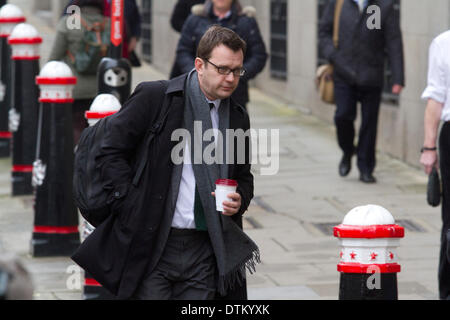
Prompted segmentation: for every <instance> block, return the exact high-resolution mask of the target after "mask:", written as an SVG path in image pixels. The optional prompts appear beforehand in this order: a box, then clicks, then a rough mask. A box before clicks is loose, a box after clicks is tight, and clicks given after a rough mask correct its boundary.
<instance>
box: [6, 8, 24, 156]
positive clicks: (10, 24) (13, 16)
mask: <svg viewBox="0 0 450 320" xmlns="http://www.w3.org/2000/svg"><path fill="white" fill-rule="evenodd" d="M5 2H6V1H1V2H0V5H1V6H2V7H1V8H0V158H6V157H9V156H10V155H11V138H12V134H11V132H9V123H8V113H9V107H10V105H11V101H10V99H11V91H10V90H9V88H10V86H11V48H10V46H9V44H8V37H9V36H10V34H11V31H12V30H13V29H14V27H15V26H16V25H17V24H19V23H22V22H25V17H24V16H23V13H22V10H20V8H19V7H17V6H15V5H13V4H6V5H5Z"/></svg>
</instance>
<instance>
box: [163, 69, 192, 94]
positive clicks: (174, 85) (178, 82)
mask: <svg viewBox="0 0 450 320" xmlns="http://www.w3.org/2000/svg"><path fill="white" fill-rule="evenodd" d="M187 76H188V73H186V74H182V75H181V76H178V77H176V78H173V79H171V80H169V84H168V86H167V89H166V94H170V93H175V92H180V91H181V92H184V84H185V82H186V79H187Z"/></svg>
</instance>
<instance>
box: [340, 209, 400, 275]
mask: <svg viewBox="0 0 450 320" xmlns="http://www.w3.org/2000/svg"><path fill="white" fill-rule="evenodd" d="M404 234H405V230H404V228H403V227H401V226H399V225H396V224H395V219H394V217H393V216H392V214H391V213H390V212H389V211H388V210H386V209H385V208H383V207H380V206H377V205H366V206H360V207H356V208H354V209H352V210H351V211H350V212H348V213H347V215H346V216H345V218H344V221H343V222H342V224H340V225H339V226H336V227H334V236H335V237H337V238H339V241H340V244H341V247H342V249H341V253H340V258H341V260H340V263H339V264H338V271H339V272H343V273H367V272H368V270H369V271H371V272H374V271H376V272H380V273H397V272H400V265H399V264H398V263H397V262H398V259H397V253H396V248H397V247H398V246H399V242H400V238H403V237H404Z"/></svg>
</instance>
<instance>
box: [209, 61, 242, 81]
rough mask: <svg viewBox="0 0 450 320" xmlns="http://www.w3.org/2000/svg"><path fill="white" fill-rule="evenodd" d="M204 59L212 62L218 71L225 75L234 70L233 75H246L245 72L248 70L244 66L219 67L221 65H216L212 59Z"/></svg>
mask: <svg viewBox="0 0 450 320" xmlns="http://www.w3.org/2000/svg"><path fill="white" fill-rule="evenodd" d="M203 60H205V61H206V62H208V63H210V64H212V65H213V66H214V67H216V69H217V72H218V73H220V74H223V75H225V76H227V75H229V74H230V73H232V72H233V75H234V76H235V77H242V76H243V75H245V72H246V70H245V69H244V68H236V69H230V68H228V67H219V66H217V65H215V64H214V63H212V62H211V61H209V60H208V59H203Z"/></svg>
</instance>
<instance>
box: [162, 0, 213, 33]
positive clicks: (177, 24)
mask: <svg viewBox="0 0 450 320" xmlns="http://www.w3.org/2000/svg"><path fill="white" fill-rule="evenodd" d="M203 2H205V0H178V1H177V3H176V4H175V7H174V8H173V11H172V15H171V16H170V25H171V26H172V28H173V30H175V31H176V32H181V29H182V28H183V24H184V22H185V21H186V19H187V17H188V16H189V15H190V14H191V9H192V7H193V6H194V5H196V4H201V3H203Z"/></svg>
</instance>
